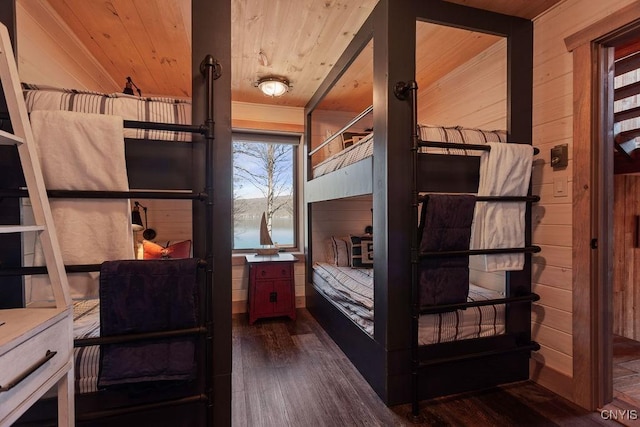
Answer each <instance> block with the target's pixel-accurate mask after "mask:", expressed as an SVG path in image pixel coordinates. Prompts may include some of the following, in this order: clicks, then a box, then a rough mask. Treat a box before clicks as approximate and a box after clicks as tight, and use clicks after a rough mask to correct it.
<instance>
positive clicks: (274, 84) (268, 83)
mask: <svg viewBox="0 0 640 427" xmlns="http://www.w3.org/2000/svg"><path fill="white" fill-rule="evenodd" d="M256 86H257V87H259V88H260V90H261V91H262V93H264V94H265V95H267V96H271V97H276V96H282V95H284V94H285V93H287V91H288V90H289V88H290V87H291V86H290V85H289V80H287V79H283V78H280V77H273V76H269V77H263V78H261V79H260V80H258V82H257V83H256Z"/></svg>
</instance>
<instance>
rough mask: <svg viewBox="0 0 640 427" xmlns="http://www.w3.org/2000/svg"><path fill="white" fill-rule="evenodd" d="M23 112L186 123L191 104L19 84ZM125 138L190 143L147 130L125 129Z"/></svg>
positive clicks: (187, 138)
mask: <svg viewBox="0 0 640 427" xmlns="http://www.w3.org/2000/svg"><path fill="white" fill-rule="evenodd" d="M22 89H23V94H24V97H25V102H26V104H27V111H28V112H31V111H34V110H66V111H76V112H81V113H92V114H109V115H116V116H121V117H122V118H123V119H124V120H134V121H141V122H156V123H171V124H189V123H191V102H190V101H188V100H183V99H174V98H168V97H141V96H134V95H126V94H124V93H112V94H105V93H100V92H91V91H81V90H74V89H62V88H55V87H51V86H43V85H33V84H27V83H23V84H22ZM124 137H125V138H136V139H155V140H164V141H190V140H191V135H190V134H189V133H185V132H171V131H159V130H150V129H125V131H124Z"/></svg>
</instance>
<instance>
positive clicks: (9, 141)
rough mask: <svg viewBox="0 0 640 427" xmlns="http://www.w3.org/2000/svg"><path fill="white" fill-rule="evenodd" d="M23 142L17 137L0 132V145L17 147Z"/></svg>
mask: <svg viewBox="0 0 640 427" xmlns="http://www.w3.org/2000/svg"><path fill="white" fill-rule="evenodd" d="M23 142H24V140H23V139H22V138H20V137H19V136H15V135H14V134H12V133H9V132H5V131H3V130H0V145H18V144H22V143H23Z"/></svg>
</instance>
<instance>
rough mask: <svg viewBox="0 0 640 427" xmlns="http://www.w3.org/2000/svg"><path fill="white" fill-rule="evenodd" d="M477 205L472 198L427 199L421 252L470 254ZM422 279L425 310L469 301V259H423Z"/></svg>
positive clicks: (421, 288) (452, 196) (430, 196)
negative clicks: (458, 251) (460, 251)
mask: <svg viewBox="0 0 640 427" xmlns="http://www.w3.org/2000/svg"><path fill="white" fill-rule="evenodd" d="M475 202H476V198H475V196H472V195H462V194H460V195H457V194H456V195H450V194H430V195H428V196H426V197H425V201H424V202H423V205H422V212H421V221H420V232H421V235H420V252H432V251H455V250H468V249H469V241H470V239H471V223H472V222H473V211H474V208H475ZM419 276H420V305H421V306H426V305H440V304H455V303H460V302H466V301H467V296H468V295H469V256H466V255H465V256H448V257H442V258H430V259H422V260H421V261H420V268H419Z"/></svg>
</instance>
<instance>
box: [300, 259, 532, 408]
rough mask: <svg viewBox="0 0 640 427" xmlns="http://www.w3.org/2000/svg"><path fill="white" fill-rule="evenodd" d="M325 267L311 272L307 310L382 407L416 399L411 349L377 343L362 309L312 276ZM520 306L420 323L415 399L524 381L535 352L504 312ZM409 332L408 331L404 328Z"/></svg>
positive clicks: (480, 293)
mask: <svg viewBox="0 0 640 427" xmlns="http://www.w3.org/2000/svg"><path fill="white" fill-rule="evenodd" d="M324 268H326V265H318V264H316V265H315V266H314V273H313V276H314V279H313V283H308V284H307V286H306V296H307V297H306V303H307V309H308V310H309V312H310V313H311V314H312V315H313V316H314V317H315V318H316V319H317V320H318V322H319V323H320V324H321V325H322V326H323V328H324V329H325V331H326V332H327V333H328V334H329V336H330V337H331V338H332V339H333V340H334V341H335V342H336V343H337V344H338V346H339V347H340V348H341V349H342V351H343V352H344V353H345V354H346V355H347V357H348V358H349V359H350V360H351V362H352V363H353V364H354V366H355V367H356V368H357V369H358V370H359V372H360V373H361V374H362V375H363V377H364V378H365V379H366V380H367V382H369V384H370V385H371V387H372V388H373V389H374V390H375V391H376V393H377V394H378V395H379V396H380V398H381V399H382V400H383V401H384V402H385V403H386V404H387V405H389V406H392V405H398V404H404V403H408V402H411V401H412V399H413V397H414V396H413V389H412V380H413V378H412V366H411V360H412V356H411V349H410V348H403V349H385V348H384V346H383V345H382V344H381V343H380V342H378V341H376V339H375V338H374V335H373V334H372V332H373V330H372V328H371V326H370V319H363V318H362V317H361V316H357V315H356V314H355V313H354V307H361V305H360V303H358V302H353V301H352V302H350V303H349V302H346V299H347V297H346V294H340V295H339V297H338V298H337V300H338V301H336V298H335V293H336V290H335V288H333V287H331V289H329V290H327V287H328V286H329V285H327V283H326V280H325V279H324V278H319V277H321V276H320V274H319V273H317V271H318V269H324ZM329 268H330V269H331V267H329ZM333 268H334V269H335V268H336V267H333ZM355 274H356V275H361V274H362V273H355ZM365 274H366V273H365ZM471 289H472V291H471V292H470V299H472V300H475V301H480V300H485V299H487V298H490V300H493V299H494V297H501V298H502V296H501V295H499V294H498V293H496V292H495V291H492V290H489V289H485V288H482V287H479V286H472V287H471ZM331 294H334V295H332V296H329V295H331ZM490 300H487V301H490ZM518 304H523V303H522V302H520V303H518V302H513V303H507V304H497V305H494V304H489V305H487V306H483V307H475V308H470V309H467V310H455V311H453V312H448V313H441V314H428V315H422V316H420V334H419V341H420V345H419V348H418V350H419V360H420V363H421V370H422V372H421V374H420V376H419V384H418V387H417V392H418V396H419V399H420V400H424V399H430V398H435V397H439V396H445V395H450V394H455V393H463V392H468V391H474V390H481V389H484V388H489V387H493V386H497V385H500V384H505V383H509V382H515V381H522V380H526V379H528V378H529V351H530V350H535V349H536V348H535V345H534V346H532V347H528V346H527V345H528V344H529V342H528V341H526V342H525V341H523V339H526V337H523V336H522V335H521V334H519V333H517V332H516V333H514V332H511V331H510V329H509V327H508V324H507V322H506V318H507V317H508V316H509V314H508V312H509V310H513V309H515V308H516V306H517V305H518ZM524 304H526V305H527V306H528V303H524ZM345 306H346V307H345ZM355 311H361V310H360V309H359V308H358V309H355ZM373 314H374V313H370V314H369V315H368V316H366V317H370V316H373ZM363 325H367V326H363ZM406 327H407V329H409V328H410V324H409V322H407V323H406ZM367 329H369V331H367ZM388 333H392V331H388Z"/></svg>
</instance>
